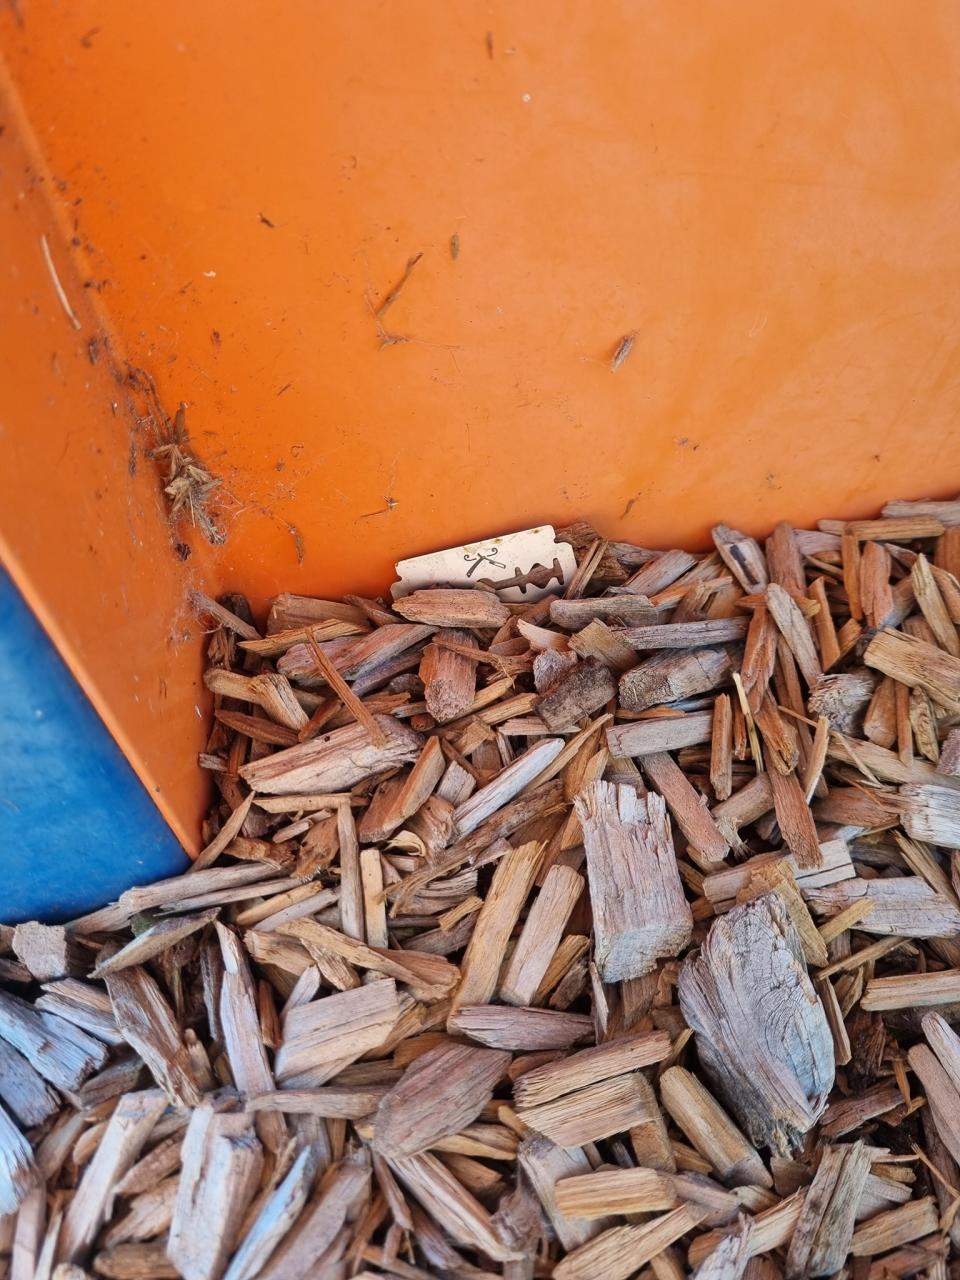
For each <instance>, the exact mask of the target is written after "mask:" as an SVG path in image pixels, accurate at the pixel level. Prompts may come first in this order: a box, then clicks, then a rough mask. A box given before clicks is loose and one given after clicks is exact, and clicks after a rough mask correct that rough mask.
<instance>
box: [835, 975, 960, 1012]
mask: <svg viewBox="0 0 960 1280" xmlns="http://www.w3.org/2000/svg"><path fill="white" fill-rule="evenodd" d="M935 1004H960V969H942V970H941V971H940V972H939V973H898V974H896V975H895V976H894V977H890V978H871V979H870V981H869V982H868V983H867V986H866V990H865V992H864V994H863V996H862V997H861V1000H860V1007H861V1008H862V1009H866V1010H868V1011H869V1012H871V1013H876V1012H879V1011H882V1010H887V1009H913V1008H916V1007H918V1006H921V1005H935Z"/></svg>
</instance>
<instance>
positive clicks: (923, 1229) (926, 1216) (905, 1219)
mask: <svg viewBox="0 0 960 1280" xmlns="http://www.w3.org/2000/svg"><path fill="white" fill-rule="evenodd" d="M939 1226H940V1215H939V1214H938V1212H937V1202H936V1200H935V1199H934V1198H933V1196H924V1197H923V1198H922V1199H921V1200H910V1201H908V1203H907V1204H902V1205H900V1206H899V1208H897V1209H888V1210H887V1211H886V1213H878V1214H877V1215H876V1216H875V1217H873V1218H871V1219H870V1220H869V1222H865V1223H864V1224H863V1225H862V1226H860V1227H858V1228H857V1229H856V1231H855V1232H854V1233H853V1239H852V1240H851V1242H850V1252H851V1253H852V1254H853V1256H854V1257H855V1258H872V1257H875V1256H876V1255H877V1254H878V1253H887V1252H888V1250H890V1249H895V1248H897V1246H898V1245H902V1244H909V1243H910V1241H911V1240H919V1239H920V1237H921V1236H928V1235H932V1234H933V1233H934V1232H935V1231H937V1230H938V1228H939Z"/></svg>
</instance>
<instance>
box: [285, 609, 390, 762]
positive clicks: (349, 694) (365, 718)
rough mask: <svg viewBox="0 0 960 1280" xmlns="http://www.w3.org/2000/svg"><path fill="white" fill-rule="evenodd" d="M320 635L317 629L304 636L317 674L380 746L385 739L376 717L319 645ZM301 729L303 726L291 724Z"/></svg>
mask: <svg viewBox="0 0 960 1280" xmlns="http://www.w3.org/2000/svg"><path fill="white" fill-rule="evenodd" d="M320 639H321V636H320V634H319V631H308V632H307V636H306V641H307V644H308V646H309V648H310V652H311V653H312V654H313V661H314V664H315V666H316V668H317V671H318V672H319V674H320V675H321V676H322V677H323V679H324V680H325V681H326V683H327V684H328V685H329V687H330V689H331V690H332V691H333V693H334V694H335V695H336V696H337V697H338V698H339V699H340V701H341V702H342V704H343V706H344V707H345V708H346V710H347V712H348V713H349V715H351V716H352V717H353V719H354V720H356V721H357V722H358V724H362V725H363V727H364V729H366V731H367V734H368V736H369V738H370V741H371V742H372V743H374V744H375V745H376V746H382V745H383V743H384V741H385V739H384V735H383V730H382V729H381V728H380V725H379V723H378V722H377V719H376V717H375V716H374V714H373V712H372V711H371V710H370V709H369V707H365V706H364V704H363V703H362V702H361V701H360V699H359V698H358V697H357V695H356V694H355V693H354V691H353V690H352V689H351V688H350V686H349V685H348V684H347V682H346V680H344V678H343V676H342V675H341V674H340V672H339V671H338V670H337V668H336V666H335V665H334V663H333V662H332V661H331V659H330V658H328V657H327V655H326V654H325V653H324V651H323V649H321V647H320ZM293 727H296V728H297V729H298V731H299V730H300V729H302V728H303V727H304V726H303V725H299V726H293Z"/></svg>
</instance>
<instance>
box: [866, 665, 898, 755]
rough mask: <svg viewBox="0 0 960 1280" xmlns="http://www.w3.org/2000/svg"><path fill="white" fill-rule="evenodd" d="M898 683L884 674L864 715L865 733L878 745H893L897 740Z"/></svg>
mask: <svg viewBox="0 0 960 1280" xmlns="http://www.w3.org/2000/svg"><path fill="white" fill-rule="evenodd" d="M896 690H897V684H896V682H895V681H894V680H891V678H890V677H889V676H884V677H883V679H882V680H881V681H880V683H879V684H878V685H877V688H876V690H875V692H874V694H873V697H872V698H871V699H870V705H869V706H868V707H867V711H866V714H865V715H864V717H863V734H864V737H866V738H869V739H870V741H871V742H874V743H876V745H877V746H878V747H888V748H889V747H892V746H893V744H894V743H895V742H896V740H897V710H896Z"/></svg>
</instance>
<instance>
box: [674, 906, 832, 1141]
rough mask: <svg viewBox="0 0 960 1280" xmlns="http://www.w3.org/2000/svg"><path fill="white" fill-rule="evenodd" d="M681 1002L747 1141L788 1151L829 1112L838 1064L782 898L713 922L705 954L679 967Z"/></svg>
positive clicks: (708, 1068) (709, 1069)
mask: <svg viewBox="0 0 960 1280" xmlns="http://www.w3.org/2000/svg"><path fill="white" fill-rule="evenodd" d="M836 887H837V886H831V888H836ZM824 892H826V891H824ZM679 995H680V1007H681V1009H682V1010H683V1015H684V1017H685V1018H686V1021H687V1023H688V1025H689V1026H691V1027H692V1028H693V1029H694V1031H695V1033H696V1040H697V1050H698V1054H699V1056H700V1061H701V1063H702V1064H703V1066H704V1068H705V1070H706V1073H707V1075H708V1076H709V1077H710V1078H711V1079H712V1080H713V1081H714V1082H715V1083H716V1084H717V1087H718V1088H719V1090H720V1093H721V1095H722V1096H723V1097H724V1098H725V1099H726V1101H727V1102H728V1103H729V1105H730V1108H731V1110H732V1111H733V1113H734V1115H735V1117H736V1118H737V1119H738V1120H739V1121H740V1123H741V1124H742V1125H743V1127H744V1129H745V1131H746V1133H747V1135H748V1137H750V1138H751V1139H752V1141H753V1142H755V1143H756V1144H757V1145H758V1146H760V1145H762V1146H767V1145H769V1146H771V1147H772V1148H773V1150H774V1151H775V1152H778V1153H780V1154H784V1155H785V1154H787V1152H788V1151H789V1148H790V1146H791V1144H793V1143H795V1142H797V1141H799V1139H800V1138H801V1137H802V1135H803V1134H805V1133H806V1132H807V1131H808V1130H809V1129H810V1128H812V1126H813V1125H814V1123H815V1122H816V1121H817V1119H818V1118H819V1116H820V1115H821V1114H822V1113H823V1110H824V1108H825V1106H826V1103H827V1095H828V1094H829V1092H830V1089H831V1088H832V1086H833V1076H834V1060H833V1037H832V1036H831V1034H830V1027H829V1024H828V1023H827V1019H826V1015H825V1014H824V1011H823V1006H822V1005H821V1003H820V1000H819V998H818V996H817V994H816V991H815V990H814V988H813V985H812V984H811V982H810V980H809V978H808V976H807V970H806V963H805V961H804V957H803V950H802V947H801V944H800V939H799V936H798V935H797V931H796V929H795V928H794V926H793V924H792V922H791V921H790V918H789V915H788V914H787V911H786V908H785V907H784V905H783V903H782V902H781V901H780V899H779V898H778V897H777V896H776V895H774V894H771V895H768V896H767V897H765V898H758V899H757V900H756V901H754V902H749V903H745V904H744V905H743V906H739V907H735V908H734V909H733V911H731V912H730V913H729V914H728V915H725V916H722V917H720V918H719V919H718V920H716V921H714V923H713V925H712V926H711V929H710V933H709V934H708V935H707V940H706V942H705V944H704V946H703V948H702V950H701V952H700V956H699V957H698V958H697V959H695V960H688V961H686V962H685V963H684V965H683V968H682V969H681V972H680V982H679ZM733 1010H736V1013H735V1014H733V1012H732V1011H733ZM771 1016H773V1017H774V1018H775V1025H776V1029H775V1030H773V1029H772V1028H771Z"/></svg>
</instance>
